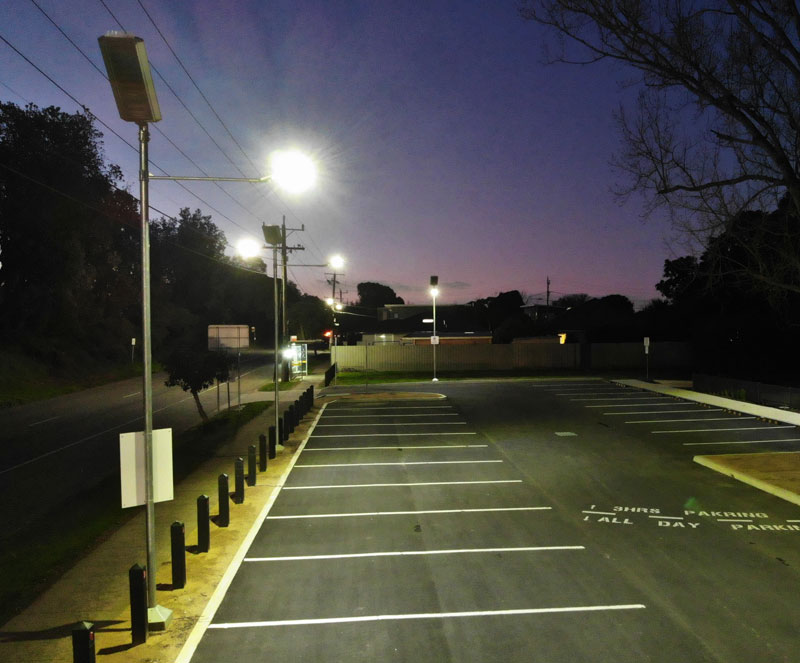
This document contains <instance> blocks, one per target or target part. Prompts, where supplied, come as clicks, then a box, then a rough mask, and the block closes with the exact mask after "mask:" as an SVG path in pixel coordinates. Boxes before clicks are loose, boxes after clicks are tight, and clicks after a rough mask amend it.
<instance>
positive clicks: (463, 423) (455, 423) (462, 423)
mask: <svg viewBox="0 0 800 663" xmlns="http://www.w3.org/2000/svg"><path fill="white" fill-rule="evenodd" d="M466 425H467V422H466V421H440V422H436V421H419V422H415V421H404V422H402V423H398V424H317V428H333V427H334V426H338V427H339V428H356V427H359V426H466Z"/></svg>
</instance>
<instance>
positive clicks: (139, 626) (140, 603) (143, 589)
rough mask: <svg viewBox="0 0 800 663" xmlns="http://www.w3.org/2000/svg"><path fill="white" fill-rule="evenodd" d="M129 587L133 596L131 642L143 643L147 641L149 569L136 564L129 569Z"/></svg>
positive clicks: (135, 643)
mask: <svg viewBox="0 0 800 663" xmlns="http://www.w3.org/2000/svg"><path fill="white" fill-rule="evenodd" d="M128 587H129V589H130V597H131V642H132V643H133V644H134V645H141V644H143V643H145V642H147V635H148V628H149V627H148V625H147V569H145V567H143V566H142V565H141V564H134V565H133V566H132V567H131V568H130V569H129V570H128Z"/></svg>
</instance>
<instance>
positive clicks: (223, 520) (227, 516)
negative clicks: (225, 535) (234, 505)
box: [217, 474, 231, 527]
mask: <svg viewBox="0 0 800 663" xmlns="http://www.w3.org/2000/svg"><path fill="white" fill-rule="evenodd" d="M228 490H229V488H228V475H227V474H220V475H219V479H217V492H218V498H219V515H218V516H217V526H218V527H227V526H228V525H230V524H231V504H230V502H229V501H228Z"/></svg>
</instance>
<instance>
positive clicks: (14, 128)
mask: <svg viewBox="0 0 800 663" xmlns="http://www.w3.org/2000/svg"><path fill="white" fill-rule="evenodd" d="M101 148H102V144H101V135H100V133H99V132H97V130H96V129H95V128H94V126H93V123H92V118H91V116H90V115H89V114H88V113H86V112H84V113H75V114H68V113H63V112H61V111H60V110H59V109H58V108H53V107H50V108H45V109H42V110H40V109H38V108H37V107H36V106H33V105H29V106H27V107H25V108H19V107H18V106H15V105H14V104H0V261H2V263H1V265H0V335H2V339H3V342H4V343H6V344H15V345H24V346H25V347H28V348H31V349H35V350H36V351H37V352H39V353H41V354H43V355H45V356H46V357H47V358H48V359H49V360H50V361H51V362H55V363H58V362H60V361H63V360H64V355H65V354H66V353H68V352H76V351H77V352H80V351H81V349H87V348H88V349H91V352H92V353H94V354H99V355H103V356H110V355H113V354H114V352H115V349H121V348H122V346H123V345H124V343H125V341H127V342H128V343H129V342H130V337H131V336H134V335H135V334H134V333H133V330H134V328H135V327H134V323H135V320H136V316H137V313H136V302H137V288H138V285H137V284H136V280H135V274H136V272H137V270H138V248H137V244H138V240H137V239H136V238H137V236H138V217H137V214H136V201H135V200H134V199H133V198H132V197H131V196H130V195H128V194H127V193H126V192H124V191H121V190H119V189H117V183H118V182H119V181H120V173H119V170H118V169H117V168H116V167H114V166H106V165H105V164H104V162H103V155H102V149H101ZM45 341H47V342H45Z"/></svg>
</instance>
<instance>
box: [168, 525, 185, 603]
mask: <svg viewBox="0 0 800 663" xmlns="http://www.w3.org/2000/svg"><path fill="white" fill-rule="evenodd" d="M169 538H170V543H171V544H172V545H171V547H172V589H183V588H184V587H186V528H185V527H184V526H183V523H182V522H180V521H178V520H176V521H175V522H174V523H172V525H170V528H169Z"/></svg>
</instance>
